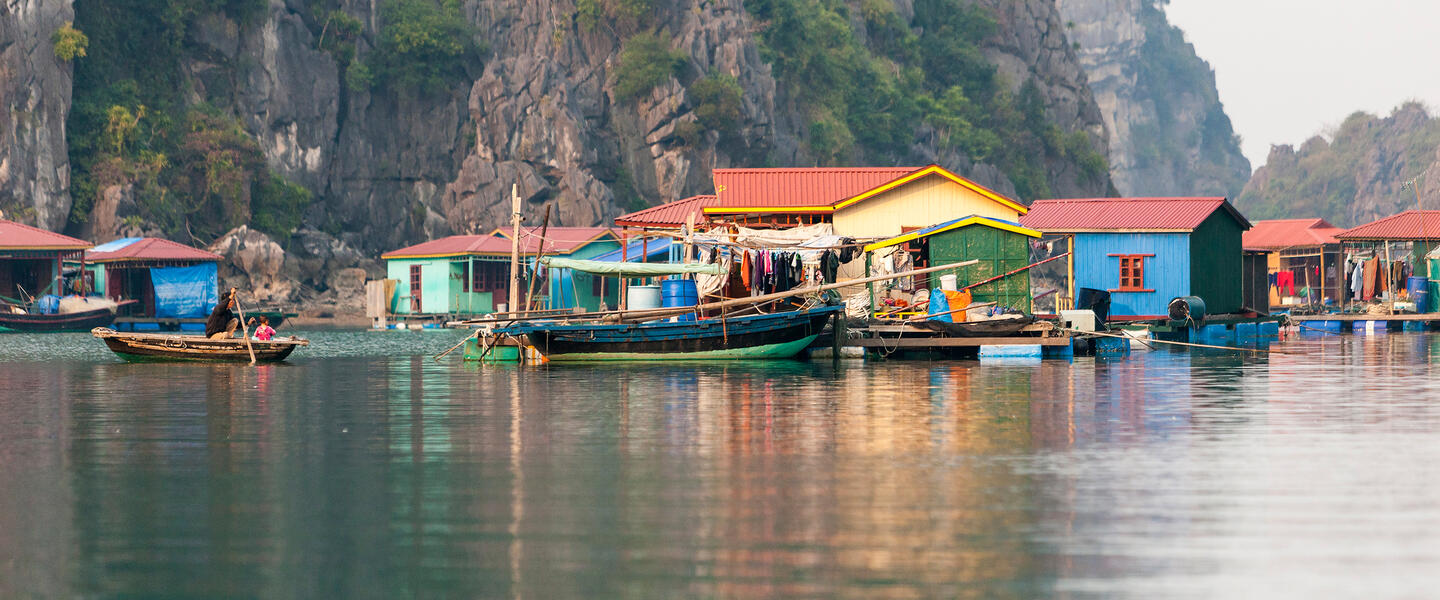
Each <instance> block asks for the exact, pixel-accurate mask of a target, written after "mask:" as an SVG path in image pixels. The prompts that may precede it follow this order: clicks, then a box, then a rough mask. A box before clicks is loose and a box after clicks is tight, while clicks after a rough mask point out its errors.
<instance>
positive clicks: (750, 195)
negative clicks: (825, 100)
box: [712, 167, 923, 210]
mask: <svg viewBox="0 0 1440 600" xmlns="http://www.w3.org/2000/svg"><path fill="white" fill-rule="evenodd" d="M922 168H923V167H858V168H856V167H847V168H823V167H822V168H809V169H715V170H714V171H713V172H712V178H713V179H714V180H715V203H714V205H713V207H712V208H726V209H745V208H755V209H760V210H766V209H771V210H773V209H790V210H796V209H805V208H811V209H818V208H829V207H830V206H831V205H832V204H835V203H837V202H840V201H843V200H845V199H846V198H849V197H851V196H854V195H857V194H860V193H862V192H865V191H868V190H870V189H871V188H875V187H879V186H881V185H884V184H886V183H889V182H891V181H894V180H896V179H899V178H901V177H904V176H905V175H909V174H910V173H914V172H915V171H918V170H920V169H922Z"/></svg>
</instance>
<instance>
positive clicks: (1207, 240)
mask: <svg viewBox="0 0 1440 600" xmlns="http://www.w3.org/2000/svg"><path fill="white" fill-rule="evenodd" d="M1020 222H1021V224H1023V225H1025V226H1026V227H1029V228H1031V229H1035V230H1038V231H1040V232H1042V233H1045V234H1047V235H1062V236H1065V237H1066V238H1068V243H1069V249H1070V251H1071V256H1070V267H1069V270H1070V277H1069V278H1070V280H1071V283H1070V290H1069V296H1070V299H1071V301H1072V302H1073V301H1074V300H1075V299H1076V298H1075V296H1076V295H1078V293H1079V291H1080V290H1083V289H1086V288H1088V289H1093V290H1103V291H1106V292H1109V293H1110V319H1111V320H1142V319H1159V318H1164V317H1165V316H1166V315H1167V310H1166V308H1167V306H1168V305H1169V303H1170V300H1172V299H1174V298H1176V297H1179V296H1198V297H1200V298H1201V299H1202V300H1204V301H1205V305H1206V312H1207V313H1210V314H1222V313H1233V312H1239V311H1240V309H1241V306H1242V303H1243V302H1242V299H1241V298H1242V295H1243V291H1242V285H1241V276H1240V275H1241V271H1242V269H1241V260H1242V255H1243V244H1242V241H1241V235H1242V233H1243V232H1244V231H1245V230H1247V229H1249V228H1250V222H1249V221H1247V220H1245V217H1244V216H1242V215H1241V214H1240V212H1239V211H1237V210H1235V207H1234V206H1232V205H1231V204H1230V202H1229V201H1228V200H1226V199H1225V198H1099V199H1083V200H1040V201H1037V202H1035V203H1034V204H1032V205H1031V206H1030V212H1029V214H1027V215H1025V216H1024V217H1022V218H1021V220H1020Z"/></svg>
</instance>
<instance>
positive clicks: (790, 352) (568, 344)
mask: <svg viewBox="0 0 1440 600" xmlns="http://www.w3.org/2000/svg"><path fill="white" fill-rule="evenodd" d="M841 310H844V307H843V306H820V307H815V308H809V309H801V310H793V311H785V312H777V313H772V314H767V315H749V316H743V317H734V318H725V319H722V318H710V319H701V320H698V321H678V322H656V323H630V324H603V323H599V324H590V323H587V324H579V325H566V324H554V323H543V324H527V323H517V324H515V325H511V326H508V327H503V328H497V329H495V330H493V333H494V334H497V335H510V336H521V335H523V336H525V337H526V338H527V339H528V340H529V345H531V346H534V347H535V349H537V350H539V351H540V353H541V354H543V355H544V356H545V358H546V359H548V360H550V361H554V362H569V361H607V360H735V359H755V358H791V357H794V356H795V355H796V354H799V353H800V351H801V350H804V349H805V348H806V347H807V346H809V345H810V342H812V341H814V340H815V338H816V337H817V336H819V335H820V332H821V330H823V329H824V328H825V322H826V321H827V320H829V319H830V318H831V317H832V316H833V315H835V314H837V313H838V312H840V311H841Z"/></svg>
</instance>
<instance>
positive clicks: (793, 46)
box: [0, 0, 1113, 295]
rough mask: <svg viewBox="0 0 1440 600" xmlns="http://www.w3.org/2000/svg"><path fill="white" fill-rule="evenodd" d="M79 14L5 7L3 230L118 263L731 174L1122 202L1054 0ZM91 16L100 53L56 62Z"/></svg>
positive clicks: (287, 4)
mask: <svg viewBox="0 0 1440 600" xmlns="http://www.w3.org/2000/svg"><path fill="white" fill-rule="evenodd" d="M73 2H74V6H73V11H74V14H73V16H72V15H71V14H70V11H71V8H72V7H71V6H70V0H65V1H61V0H24V1H12V2H8V3H6V4H5V10H6V13H5V14H4V15H3V19H0V41H4V42H6V44H7V45H6V46H5V47H4V52H5V54H4V59H5V62H4V63H3V64H4V68H5V69H7V71H6V75H7V77H6V78H5V81H4V86H5V90H3V91H0V97H4V98H7V99H8V100H9V104H10V106H11V107H12V110H11V111H10V113H9V116H8V117H4V116H0V119H8V121H6V122H5V124H4V129H3V133H4V134H5V135H4V141H5V142H6V144H5V145H3V146H4V147H0V152H3V153H6V154H3V155H0V159H4V160H6V161H8V162H3V163H0V167H4V168H3V169H0V203H3V204H4V206H0V209H3V210H5V211H6V214H7V216H15V217H17V218H21V219H24V220H28V221H31V222H35V223H39V224H42V225H45V226H47V227H50V228H52V229H65V230H67V231H68V232H70V233H72V234H76V235H82V236H85V237H88V238H91V239H95V240H104V239H109V238H113V237H115V236H117V235H122V234H138V233H144V234H149V235H162V236H166V237H171V238H174V239H179V240H181V241H185V242H187V243H192V244H196V245H206V244H210V243H212V242H214V241H215V240H218V239H221V238H222V237H226V235H227V232H231V231H232V230H233V229H234V228H235V227H237V226H239V225H242V224H248V225H250V227H251V230H250V231H251V233H247V234H246V235H252V234H253V233H263V234H265V235H268V236H269V237H271V238H273V239H274V240H275V241H276V242H277V243H278V245H279V246H281V247H282V248H284V249H285V250H286V251H287V252H288V253H292V254H295V260H296V261H297V264H298V263H300V262H305V264H325V265H330V266H329V267H327V268H338V267H334V265H331V264H330V263H332V262H334V261H332V260H318V259H307V258H306V257H307V254H306V253H307V252H309V250H307V249H308V248H312V247H315V246H316V242H315V240H316V239H322V238H328V239H329V240H330V242H328V244H329V245H330V246H332V247H335V248H338V247H342V246H343V247H344V248H347V249H353V251H356V252H359V253H360V254H362V255H365V256H375V255H378V254H379V252H380V251H383V250H385V249H388V248H393V247H396V246H399V245H402V244H406V243H412V242H415V241H418V240H421V239H426V238H431V237H437V236H442V235H447V234H450V233H456V232H470V231H485V230H488V229H489V228H491V227H493V226H495V225H498V224H500V223H503V222H504V220H505V218H506V213H507V212H508V206H507V205H508V201H507V196H508V193H509V190H510V187H511V185H512V184H517V185H518V187H519V190H520V193H521V195H522V196H523V198H524V199H525V206H526V211H527V212H529V213H533V214H537V215H538V214H540V213H541V212H542V211H543V210H544V209H545V208H546V207H547V206H549V207H551V208H553V213H554V214H555V216H556V217H555V221H556V223H557V224H560V225H591V224H598V223H603V222H606V221H608V220H609V219H611V218H613V217H614V216H616V215H618V214H620V213H623V212H626V211H628V210H631V209H634V208H637V207H640V206H646V205H651V204H655V203H659V202H663V201H667V200H673V199H677V198H681V197H684V196H687V195H691V194H697V193H704V192H707V191H709V188H710V185H711V184H710V180H709V173H710V170H711V169H713V168H718V167H727V166H736V165H756V166H782V165H798V166H810V165H818V164H874V165H896V164H924V163H930V162H935V163H939V164H941V165H944V166H946V167H948V168H951V169H952V170H955V171H957V172H960V173H963V174H966V175H968V176H971V177H972V178H974V179H976V180H977V181H979V182H981V183H983V184H986V185H989V186H992V187H994V188H996V189H997V190H999V191H1001V192H1003V193H1007V194H1011V195H1014V196H1017V197H1019V198H1021V199H1022V200H1027V201H1028V200H1031V199H1034V198H1036V197H1041V196H1054V195H1103V194H1106V193H1107V192H1110V191H1112V190H1113V188H1112V186H1111V183H1110V178H1109V176H1108V175H1107V174H1106V171H1105V162H1104V157H1105V155H1106V152H1107V141H1108V139H1109V138H1108V136H1107V134H1106V129H1105V123H1104V122H1103V120H1102V118H1101V112H1100V108H1099V105H1097V104H1096V102H1095V100H1094V98H1093V96H1092V94H1091V91H1090V88H1089V87H1087V85H1086V76H1085V72H1084V70H1083V69H1082V67H1081V64H1080V62H1079V61H1078V59H1077V57H1076V51H1075V48H1074V47H1073V45H1072V44H1071V42H1070V40H1069V39H1068V38H1067V32H1066V30H1065V27H1064V25H1063V20H1062V18H1061V15H1060V13H1059V12H1058V10H1057V8H1056V5H1055V1H1054V0H1021V1H1015V0H979V1H978V2H972V1H971V0H894V1H888V0H879V1H876V0H869V1H866V2H839V1H831V2H820V1H814V0H770V1H765V2H753V1H752V2H744V1H742V0H671V1H662V0H557V1H555V2H534V1H526V0H486V1H480V0H381V1H371V0H73ZM71 20H73V21H74V23H75V27H76V28H77V29H78V30H79V31H82V32H84V34H85V35H86V36H88V48H87V50H88V52H87V53H86V55H85V56H82V57H78V58H75V59H73V60H71V61H63V60H58V59H56V58H55V56H54V53H53V52H52V50H51V44H52V41H51V38H52V35H53V33H54V31H55V30H56V28H58V27H60V26H61V25H63V24H64V23H65V22H67V21H71ZM72 68H73V69H74V75H73V85H72V81H71V69H72ZM72 93H73V97H74V107H73V109H72V108H71V106H70V101H69V99H70V98H69V97H70V95H71V94H72ZM302 238H303V239H304V240H307V241H306V242H305V243H301V242H300V241H297V240H301V239H302ZM321 245H322V246H323V245H325V244H321ZM349 251H350V250H347V252H349ZM332 254H333V253H332ZM341 254H345V253H341ZM327 255H328V254H327ZM302 259H303V260H302ZM372 266H373V265H372ZM300 277H301V278H302V279H303V280H304V281H305V282H306V283H307V285H311V286H314V287H316V288H321V289H323V288H325V287H326V285H327V284H326V283H325V282H326V281H327V278H328V277H327V273H309V274H306V273H302V274H301V275H300ZM277 289H278V288H277ZM292 295H293V294H292Z"/></svg>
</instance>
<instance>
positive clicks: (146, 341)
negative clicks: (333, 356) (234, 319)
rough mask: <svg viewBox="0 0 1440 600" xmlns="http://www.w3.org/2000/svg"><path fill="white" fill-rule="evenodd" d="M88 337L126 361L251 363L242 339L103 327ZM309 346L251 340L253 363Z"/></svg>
mask: <svg viewBox="0 0 1440 600" xmlns="http://www.w3.org/2000/svg"><path fill="white" fill-rule="evenodd" d="M90 334H91V335H94V336H95V337H97V338H100V339H102V340H105V345H106V346H109V347H110V351H111V352H114V353H115V354H116V355H117V356H119V357H120V358H123V359H125V360H128V361H137V362H139V361H202V362H243V363H248V362H250V351H249V350H248V349H247V348H246V345H245V339H244V338H226V339H223V340H212V339H210V338H207V337H204V336H199V335H176V334H167V333H121V332H118V331H115V330H113V329H109V328H105V327H96V328H95V329H92V330H91V331H90ZM309 345H310V341H309V340H303V339H299V338H293V337H292V338H287V339H274V340H271V341H268V342H261V341H256V340H253V339H252V340H250V347H252V348H254V350H255V361H256V362H280V361H282V360H285V357H287V356H290V353H291V352H294V351H295V349H296V348H299V347H300V346H309Z"/></svg>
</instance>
